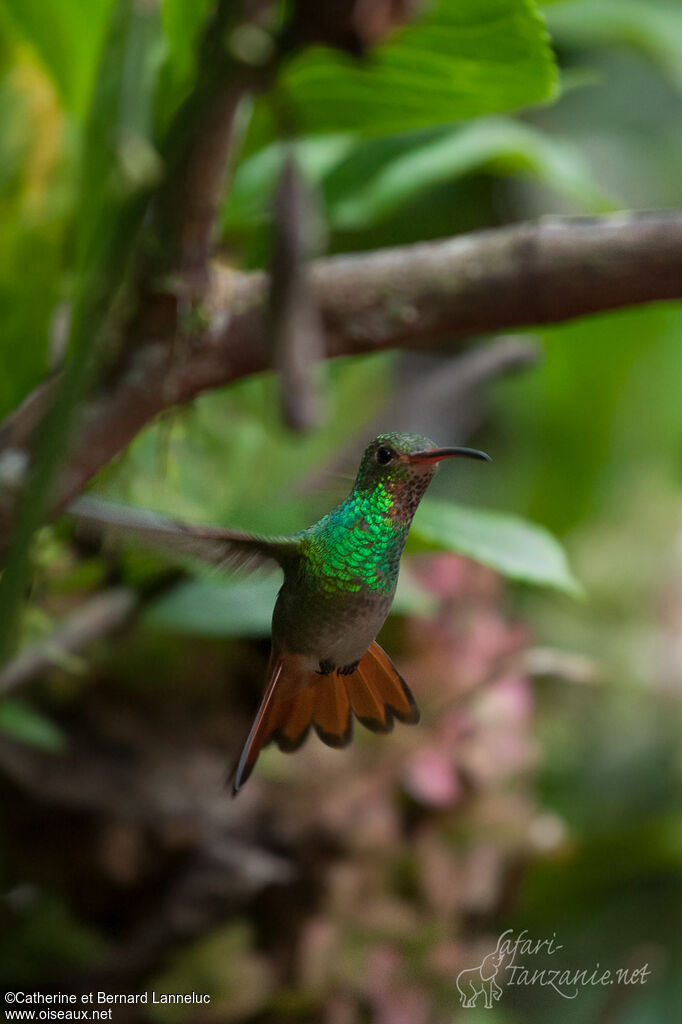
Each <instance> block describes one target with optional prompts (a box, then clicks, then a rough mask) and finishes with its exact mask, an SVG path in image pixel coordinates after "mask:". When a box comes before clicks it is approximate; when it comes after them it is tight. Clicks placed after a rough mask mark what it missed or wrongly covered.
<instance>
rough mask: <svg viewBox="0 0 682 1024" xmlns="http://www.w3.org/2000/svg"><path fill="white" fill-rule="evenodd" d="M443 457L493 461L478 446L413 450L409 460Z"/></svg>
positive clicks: (422, 460) (429, 459) (419, 460)
mask: <svg viewBox="0 0 682 1024" xmlns="http://www.w3.org/2000/svg"><path fill="white" fill-rule="evenodd" d="M441 459H480V460H481V461H482V462H491V461H492V460H491V458H490V456H489V455H486V453H485V452H480V451H479V450H478V448H429V449H428V450H427V451H423V452H411V453H410V454H409V455H408V456H407V461H408V462H440V461H441Z"/></svg>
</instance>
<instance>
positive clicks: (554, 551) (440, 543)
mask: <svg viewBox="0 0 682 1024" xmlns="http://www.w3.org/2000/svg"><path fill="white" fill-rule="evenodd" d="M410 539H411V546H412V548H413V549H415V548H418V547H419V546H424V547H427V548H436V549H438V548H440V549H445V550H448V551H455V552H457V554H460V555H466V556H467V557H468V558H472V559H474V560H475V561H477V562H482V563H483V564H484V565H489V566H490V567H491V568H493V569H497V571H498V572H500V573H502V575H503V576H507V577H509V578H510V579H513V580H520V581H523V582H525V583H533V584H538V585H542V586H546V587H555V588H556V589H558V590H564V591H566V592H568V593H570V594H578V593H580V589H581V588H580V585H579V583H578V582H577V580H576V579H575V577H574V576H573V574H572V573H571V570H570V568H569V566H568V562H567V560H566V555H565V553H564V550H563V548H562V547H561V545H560V544H559V542H558V541H557V540H556V539H555V538H554V537H553V536H552V535H551V534H550V533H548V532H547V530H545V529H544V528H543V527H541V526H537V525H536V524H534V523H529V522H526V521H525V520H523V519H520V518H518V517H516V516H512V515H507V514H506V513H502V512H491V511H488V510H481V509H474V508H464V507H462V506H461V505H453V504H450V503H449V502H444V501H436V500H428V499H427V500H426V501H423V502H422V503H421V505H420V507H419V509H418V510H417V515H416V516H415V519H414V523H413V524H412V529H411V531H410Z"/></svg>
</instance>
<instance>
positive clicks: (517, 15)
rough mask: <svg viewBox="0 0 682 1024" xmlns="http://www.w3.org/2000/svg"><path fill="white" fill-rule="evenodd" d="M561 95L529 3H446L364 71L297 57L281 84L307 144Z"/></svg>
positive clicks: (346, 63)
mask: <svg viewBox="0 0 682 1024" xmlns="http://www.w3.org/2000/svg"><path fill="white" fill-rule="evenodd" d="M556 89H557V75H556V67H555V64H554V60H553V57H552V53H551V50H550V48H549V43H548V39H547V33H546V29H545V25H544V22H543V20H542V18H541V16H540V14H539V13H538V11H537V9H536V8H535V6H534V4H533V3H532V2H531V0H441V2H440V3H439V4H438V5H436V6H435V9H434V10H433V11H432V13H431V14H429V15H427V16H426V17H425V18H423V19H421V20H420V21H418V22H416V23H415V24H413V25H409V26H407V27H406V28H405V29H404V30H403V31H402V32H400V33H397V34H396V36H395V37H393V38H392V39H391V41H390V42H388V43H387V44H386V45H385V46H382V47H379V48H377V49H376V50H374V51H372V52H371V53H370V55H369V56H368V57H367V58H366V59H365V61H363V62H360V61H357V60H354V59H352V58H350V57H348V56H346V55H344V54H341V53H338V52H336V51H331V50H326V49H322V48H315V49H311V50H308V51H306V52H305V53H303V54H301V55H300V56H297V57H296V58H294V59H293V60H292V61H291V62H290V64H289V65H288V66H287V67H286V69H285V70H284V71H283V72H282V75H281V76H280V81H279V88H278V93H279V97H278V100H279V102H278V106H280V105H282V104H283V109H285V110H290V111H291V113H292V114H293V116H294V117H295V119H296V124H297V125H298V128H299V131H300V132H301V133H304V134H305V133H310V132H320V131H323V132H334V131H364V132H368V133H371V134H384V133H387V132H397V131H406V130H409V129H414V128H421V127H426V126H430V125H435V124H444V123H448V122H451V121H454V120H456V119H460V118H468V117H478V116H480V115H481V114H489V113H492V112H499V111H503V110H514V109H517V108H518V107H522V106H525V105H527V104H530V103H538V102H541V101H543V100H547V99H550V98H551V97H552V96H553V95H554V94H555V92H556ZM256 130H257V131H260V132H261V133H262V132H263V126H262V124H261V125H260V126H259V127H258V129H256V128H254V131H256Z"/></svg>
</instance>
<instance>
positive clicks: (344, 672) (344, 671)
mask: <svg viewBox="0 0 682 1024" xmlns="http://www.w3.org/2000/svg"><path fill="white" fill-rule="evenodd" d="M359 664H360V659H359V658H358V660H357V661H353V662H351V664H350V665H342V666H341V667H340V668H337V670H336V674H337V676H352V675H353V673H354V672H355V670H356V668H357V667H358V665H359Z"/></svg>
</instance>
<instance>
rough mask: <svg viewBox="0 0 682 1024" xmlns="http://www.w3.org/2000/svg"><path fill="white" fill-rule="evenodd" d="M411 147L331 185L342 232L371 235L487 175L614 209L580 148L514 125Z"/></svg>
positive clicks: (344, 173) (342, 174)
mask: <svg viewBox="0 0 682 1024" xmlns="http://www.w3.org/2000/svg"><path fill="white" fill-rule="evenodd" d="M384 141H388V140H374V141H372V142H369V143H367V144H366V145H365V147H364V149H365V152H366V154H367V155H369V153H370V151H371V149H372V148H374V149H375V150H379V148H380V147H381V145H382V143H383V142H384ZM406 142H407V145H405V147H404V150H403V151H402V152H400V153H397V154H395V153H393V154H391V153H385V154H379V156H380V158H379V160H378V161H377V163H376V166H375V167H374V168H373V169H372V170H371V171H370V173H367V172H368V168H367V166H366V165H367V160H366V158H365V160H364V161H363V159H362V156H363V154H362V153H361V154H358V157H359V158H358V159H357V160H355V161H354V160H353V158H352V157H351V158H350V159H348V160H347V161H346V163H345V165H344V166H343V167H341V168H340V169H339V172H338V173H337V174H336V175H332V176H331V178H330V179H329V180H328V181H327V182H326V189H325V192H326V195H327V197H328V203H329V219H330V223H331V224H332V225H333V226H334V227H335V228H337V229H341V230H349V229H350V230H352V229H354V228H356V229H357V228H363V227H366V226H367V225H368V224H371V223H373V222H376V221H379V220H381V219H382V218H383V217H386V216H388V215H389V214H391V213H393V212H394V211H395V210H396V209H397V208H398V207H399V206H400V205H401V204H403V203H405V202H407V201H409V200H411V199H413V198H414V197H415V196H417V195H419V194H420V193H421V192H425V191H427V190H428V189H430V188H433V187H435V186H437V185H440V184H443V183H445V182H448V181H453V180H456V179H457V178H460V177H462V176H463V175H465V174H471V173H473V172H474V171H479V170H482V169H488V170H492V171H494V172H495V173H498V174H505V175H516V176H519V177H521V176H523V177H532V178H536V179H538V180H539V181H541V182H542V183H543V184H544V185H547V186H549V187H550V188H553V189H555V190H556V191H557V192H559V193H561V194H562V195H564V196H567V197H568V198H570V199H571V200H573V201H574V202H575V203H576V204H577V206H578V207H579V208H580V209H581V210H586V211H589V212H594V213H596V212H604V211H605V210H610V209H613V208H614V204H613V203H612V202H611V200H610V199H609V197H608V196H607V195H606V194H605V193H604V191H603V190H602V189H601V188H600V187H599V185H598V184H597V182H596V180H595V179H594V177H593V175H592V173H591V171H590V170H589V168H588V167H587V165H586V164H585V162H584V160H583V159H582V158H581V156H580V154H579V152H578V151H577V149H576V148H574V147H573V146H571V145H570V144H568V143H566V142H563V141H561V140H560V139H557V138H552V137H551V136H548V135H546V134H545V133H543V132H541V131H539V130H537V129H536V128H532V127H531V126H529V125H524V124H519V123H518V122H515V121H512V120H511V119H504V118H489V119H485V120H480V121H476V122H474V123H473V124H464V125H458V126H456V127H453V128H449V129H447V130H443V129H438V130H436V131H432V132H429V133H428V134H426V135H425V136H424V137H423V138H422V139H421V140H420V139H419V138H415V137H414V136H408V137H407V139H406ZM382 155H383V159H381V156H382ZM363 163H364V164H365V166H364V167H363ZM354 172H355V173H354ZM354 179H355V180H354ZM353 186H355V187H353Z"/></svg>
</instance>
